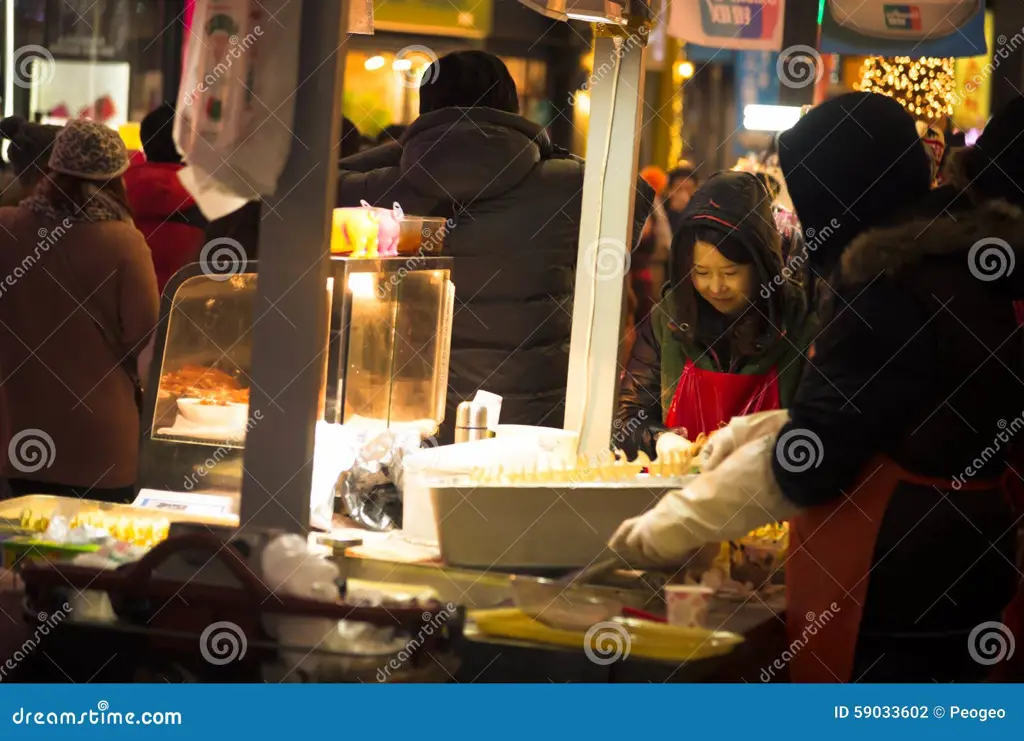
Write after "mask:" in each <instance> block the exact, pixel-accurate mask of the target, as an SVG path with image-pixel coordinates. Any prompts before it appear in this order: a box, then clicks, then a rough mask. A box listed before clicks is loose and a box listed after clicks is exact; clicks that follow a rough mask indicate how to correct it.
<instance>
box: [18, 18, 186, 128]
mask: <svg viewBox="0 0 1024 741" xmlns="http://www.w3.org/2000/svg"><path fill="white" fill-rule="evenodd" d="M11 3H13V12H12V11H11V10H10V9H7V10H6V13H7V15H6V17H5V31H6V38H5V44H6V46H7V47H8V48H7V49H6V51H7V54H6V57H5V59H6V63H5V65H4V66H5V68H4V70H3V75H4V89H5V94H4V114H5V115H11V114H18V115H21V116H25V117H26V118H29V119H31V120H37V121H44V122H49V123H56V124H63V123H65V122H66V121H67V120H69V119H72V118H78V117H86V118H90V119H93V120H96V121H102V122H103V123H106V124H108V125H110V126H112V127H115V128H116V127H119V126H121V125H123V124H125V123H127V122H129V121H139V120H141V118H142V117H143V116H145V115H146V113H148V112H149V111H150V110H152V109H153V108H154V107H156V106H157V105H159V104H160V103H161V102H162V101H163V100H164V99H165V98H167V97H169V98H170V99H173V97H174V93H175V92H176V91H173V90H172V91H166V90H165V79H164V77H165V74H164V70H165V68H166V66H167V59H168V54H167V51H168V44H170V45H172V46H174V47H176V51H175V52H174V53H175V54H176V55H177V60H178V62H179V63H180V53H181V52H180V49H181V33H180V29H175V28H174V27H173V26H174V24H173V23H172V24H168V22H167V19H168V18H171V19H174V18H175V17H176V14H174V13H172V12H171V11H172V10H174V9H176V6H181V9H184V0H145V1H144V2H142V1H140V0H8V3H7V4H11ZM179 23H180V21H179ZM172 58H173V57H172Z"/></svg>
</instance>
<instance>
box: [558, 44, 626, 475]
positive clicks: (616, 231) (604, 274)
mask: <svg viewBox="0 0 1024 741" xmlns="http://www.w3.org/2000/svg"><path fill="white" fill-rule="evenodd" d="M645 51H646V49H645V47H644V46H643V45H642V44H635V43H628V40H616V39H615V38H611V37H608V36H601V35H599V36H598V38H597V40H596V41H595V43H594V69H595V70H600V69H601V68H602V65H603V64H605V63H606V62H609V63H610V64H611V65H613V66H614V71H613V72H612V73H611V74H607V75H605V76H604V77H599V75H598V74H597V72H595V75H594V77H595V78H597V79H594V80H592V87H591V93H590V98H591V99H590V125H589V129H588V131H587V168H586V173H585V175H584V178H583V212H582V215H581V219H580V245H579V257H578V260H577V265H576V294H575V298H574V300H573V315H572V340H571V344H570V348H569V379H568V388H567V392H566V399H565V428H566V429H567V430H577V431H578V432H579V433H580V445H579V451H580V453H582V454H584V455H596V454H597V453H599V452H600V451H602V450H607V449H608V445H609V442H610V440H611V433H612V419H613V417H614V414H615V403H616V396H617V393H618V388H619V364H618V355H619V338H620V335H621V333H622V320H623V313H624V311H623V310H624V303H625V301H624V299H625V286H626V280H627V279H628V265H629V262H628V258H627V259H624V258H626V257H627V256H628V255H629V252H630V250H631V249H632V244H631V241H632V231H633V230H632V224H633V202H634V199H635V198H636V177H637V146H636V142H637V138H638V136H639V131H640V125H641V105H642V101H643V97H644V95H643V92H644V91H643V85H644V53H645ZM624 269H625V270H624Z"/></svg>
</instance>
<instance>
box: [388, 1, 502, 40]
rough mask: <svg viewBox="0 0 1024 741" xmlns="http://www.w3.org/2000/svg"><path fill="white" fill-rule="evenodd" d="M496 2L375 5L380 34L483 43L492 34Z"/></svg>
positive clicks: (390, 2)
mask: <svg viewBox="0 0 1024 741" xmlns="http://www.w3.org/2000/svg"><path fill="white" fill-rule="evenodd" d="M493 15H494V3H493V0H387V2H376V3H374V9H373V26H374V28H375V29H376V30H379V31H399V32H401V33H421V34H432V35H436V36H462V37H466V38H474V39H482V38H484V37H485V36H487V35H488V34H489V33H490V32H491V20H492V18H493Z"/></svg>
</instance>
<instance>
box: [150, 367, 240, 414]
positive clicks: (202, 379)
mask: <svg viewBox="0 0 1024 741" xmlns="http://www.w3.org/2000/svg"><path fill="white" fill-rule="evenodd" d="M160 390H161V391H163V392H166V393H167V394H170V395H172V396H177V397H185V398H190V399H200V400H201V401H202V403H204V404H217V405H224V404H248V403H249V389H247V388H242V384H241V383H239V381H238V379H237V378H236V377H235V376H233V375H231V374H230V373H227V372H226V371H222V370H220V369H219V368H207V367H205V366H201V365H185V366H182V367H181V368H180V369H179V370H176V371H170V372H168V373H165V374H164V375H163V377H162V378H161V379H160Z"/></svg>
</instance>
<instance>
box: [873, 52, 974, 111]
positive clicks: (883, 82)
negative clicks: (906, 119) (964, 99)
mask: <svg viewBox="0 0 1024 741" xmlns="http://www.w3.org/2000/svg"><path fill="white" fill-rule="evenodd" d="M857 89H858V90H862V91H864V92H871V93H881V94H882V95H888V96H889V97H890V98H893V99H895V100H897V101H899V103H900V104H901V105H902V106H903V107H904V108H906V109H907V111H908V112H909V113H910V115H912V116H913V117H914V118H915V119H917V120H919V121H927V122H929V123H933V122H936V121H940V120H941V119H943V118H947V117H949V116H952V115H953V102H954V100H955V91H956V68H955V66H954V61H953V60H952V59H941V58H937V57H922V58H921V59H911V58H910V57H891V58H886V57H868V58H867V59H866V60H865V61H864V64H863V66H862V67H861V71H860V83H859V84H858V86H857Z"/></svg>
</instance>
